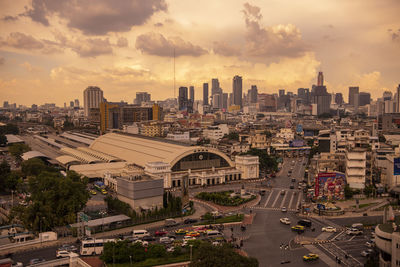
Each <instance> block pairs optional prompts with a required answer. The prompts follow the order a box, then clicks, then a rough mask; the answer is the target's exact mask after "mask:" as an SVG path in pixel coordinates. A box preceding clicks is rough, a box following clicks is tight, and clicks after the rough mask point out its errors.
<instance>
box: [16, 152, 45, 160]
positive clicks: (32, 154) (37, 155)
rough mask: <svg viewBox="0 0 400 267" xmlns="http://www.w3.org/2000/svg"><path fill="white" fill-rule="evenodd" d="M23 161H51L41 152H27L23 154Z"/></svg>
mask: <svg viewBox="0 0 400 267" xmlns="http://www.w3.org/2000/svg"><path fill="white" fill-rule="evenodd" d="M21 157H22V159H23V160H28V159H32V158H45V159H50V158H49V157H48V156H46V155H45V154H43V153H41V152H39V151H34V150H33V151H28V152H25V153H24V154H22V156H21Z"/></svg>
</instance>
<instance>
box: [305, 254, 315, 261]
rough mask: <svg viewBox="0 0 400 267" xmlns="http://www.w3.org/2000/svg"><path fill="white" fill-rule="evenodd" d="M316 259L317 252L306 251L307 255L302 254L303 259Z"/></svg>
mask: <svg viewBox="0 0 400 267" xmlns="http://www.w3.org/2000/svg"><path fill="white" fill-rule="evenodd" d="M318 259H319V256H318V254H314V253H308V254H307V255H304V256H303V260H304V261H315V260H318Z"/></svg>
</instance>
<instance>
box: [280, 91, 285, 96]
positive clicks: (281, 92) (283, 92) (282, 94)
mask: <svg viewBox="0 0 400 267" xmlns="http://www.w3.org/2000/svg"><path fill="white" fill-rule="evenodd" d="M284 95H285V89H279V96H280V97H281V96H284Z"/></svg>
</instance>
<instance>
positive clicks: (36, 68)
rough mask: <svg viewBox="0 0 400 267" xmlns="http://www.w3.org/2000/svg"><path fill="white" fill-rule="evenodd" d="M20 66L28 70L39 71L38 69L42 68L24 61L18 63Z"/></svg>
mask: <svg viewBox="0 0 400 267" xmlns="http://www.w3.org/2000/svg"><path fill="white" fill-rule="evenodd" d="M20 66H21V67H23V68H24V69H25V70H27V71H28V72H39V71H42V70H43V69H42V68H41V67H39V66H33V65H32V64H30V63H29V62H26V61H25V62H24V63H22V64H20Z"/></svg>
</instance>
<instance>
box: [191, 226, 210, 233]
mask: <svg viewBox="0 0 400 267" xmlns="http://www.w3.org/2000/svg"><path fill="white" fill-rule="evenodd" d="M193 230H194V231H196V232H199V233H201V234H205V233H206V232H207V228H206V227H204V226H202V227H197V228H194V229H193Z"/></svg>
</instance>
